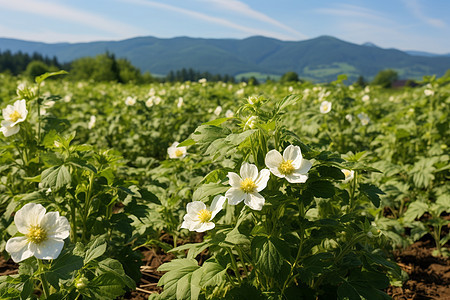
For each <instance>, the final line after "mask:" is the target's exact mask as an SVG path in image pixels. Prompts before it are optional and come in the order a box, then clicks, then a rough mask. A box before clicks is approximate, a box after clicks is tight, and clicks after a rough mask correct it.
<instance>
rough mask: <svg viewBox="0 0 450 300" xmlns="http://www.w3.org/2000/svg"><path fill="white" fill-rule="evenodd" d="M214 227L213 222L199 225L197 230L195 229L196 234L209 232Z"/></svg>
mask: <svg viewBox="0 0 450 300" xmlns="http://www.w3.org/2000/svg"><path fill="white" fill-rule="evenodd" d="M214 227H216V224H214V223H213V222H207V223H201V224H200V226H199V227H198V228H196V229H195V231H197V232H205V231H206V230H211V229H213V228H214Z"/></svg>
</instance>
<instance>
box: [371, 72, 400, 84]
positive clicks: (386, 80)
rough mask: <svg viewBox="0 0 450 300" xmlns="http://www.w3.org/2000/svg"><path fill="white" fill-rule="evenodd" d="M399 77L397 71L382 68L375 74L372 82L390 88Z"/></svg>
mask: <svg viewBox="0 0 450 300" xmlns="http://www.w3.org/2000/svg"><path fill="white" fill-rule="evenodd" d="M397 79H398V73H397V71H394V70H391V69H388V70H382V71H380V72H378V74H377V75H376V76H375V78H374V79H373V81H372V84H374V85H379V86H381V87H383V88H390V87H392V83H393V82H394V81H395V80H397Z"/></svg>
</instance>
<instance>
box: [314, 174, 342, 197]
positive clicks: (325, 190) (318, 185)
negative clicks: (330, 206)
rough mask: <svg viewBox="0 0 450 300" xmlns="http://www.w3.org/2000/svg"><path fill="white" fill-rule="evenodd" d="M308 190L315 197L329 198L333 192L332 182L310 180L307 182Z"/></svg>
mask: <svg viewBox="0 0 450 300" xmlns="http://www.w3.org/2000/svg"><path fill="white" fill-rule="evenodd" d="M341 173H342V172H341ZM308 191H310V192H311V193H312V194H313V195H314V196H315V197H320V198H331V197H333V196H334V193H335V189H334V185H333V183H331V182H330V181H326V180H319V181H312V182H310V183H308Z"/></svg>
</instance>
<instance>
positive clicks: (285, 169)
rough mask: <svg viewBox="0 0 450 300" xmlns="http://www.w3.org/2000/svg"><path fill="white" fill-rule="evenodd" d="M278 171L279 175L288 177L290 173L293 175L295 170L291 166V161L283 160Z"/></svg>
mask: <svg viewBox="0 0 450 300" xmlns="http://www.w3.org/2000/svg"><path fill="white" fill-rule="evenodd" d="M278 171H280V173H281V174H283V175H290V174H292V173H294V171H295V168H294V166H293V165H292V160H291V159H289V160H285V161H283V162H282V163H281V164H280V166H279V167H278Z"/></svg>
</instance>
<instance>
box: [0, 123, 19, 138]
mask: <svg viewBox="0 0 450 300" xmlns="http://www.w3.org/2000/svg"><path fill="white" fill-rule="evenodd" d="M19 130H20V126H19V125H17V126H12V127H11V126H7V127H2V128H0V131H1V132H3V135H4V136H5V137H9V136H12V135H15V134H16V133H18V132H19Z"/></svg>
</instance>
